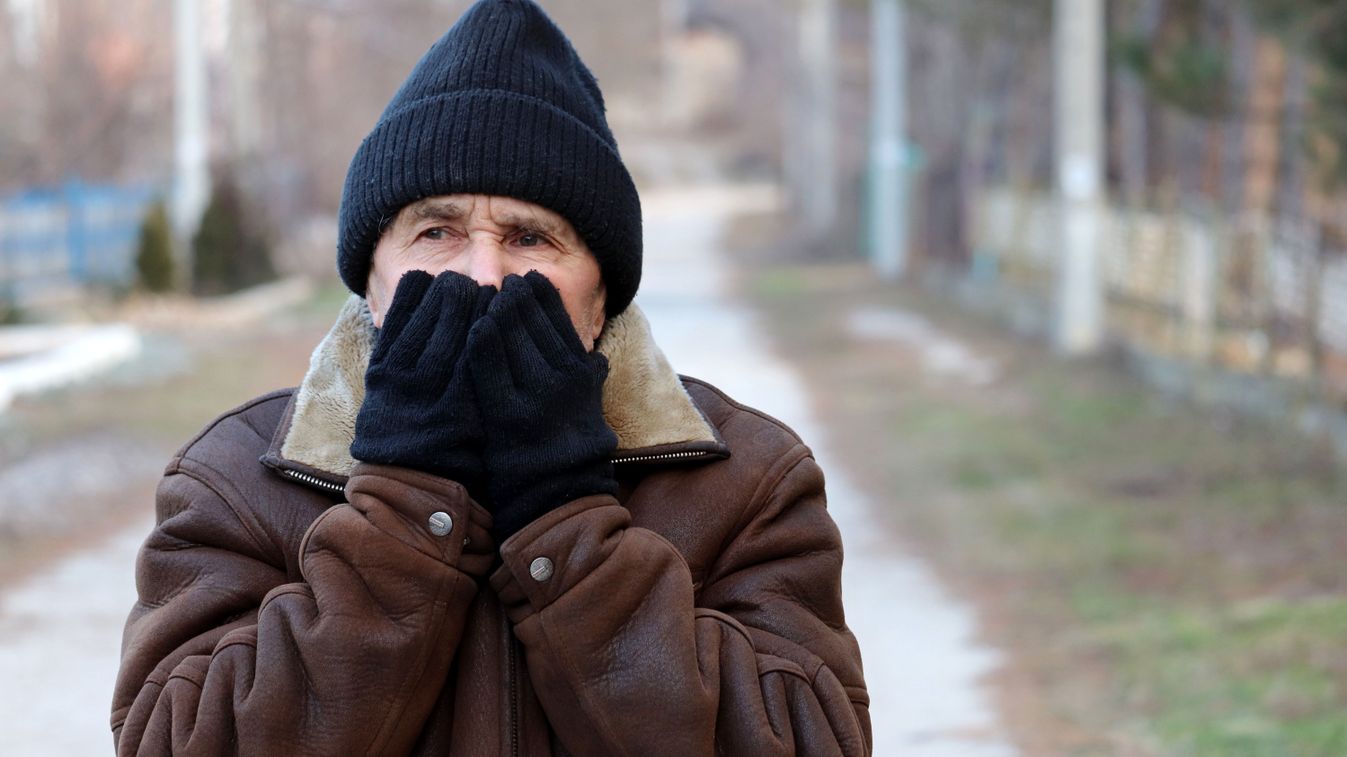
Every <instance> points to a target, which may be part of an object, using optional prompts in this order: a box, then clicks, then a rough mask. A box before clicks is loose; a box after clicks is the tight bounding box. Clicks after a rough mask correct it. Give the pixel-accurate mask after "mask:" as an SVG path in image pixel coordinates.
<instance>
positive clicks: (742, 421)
mask: <svg viewBox="0 0 1347 757" xmlns="http://www.w3.org/2000/svg"><path fill="white" fill-rule="evenodd" d="M340 222H341V231H340V241H339V250H338V268H339V270H340V272H341V275H342V278H343V280H344V281H345V282H346V283H347V285H348V286H350V287H351V289H352V290H353V291H354V292H355V295H353V296H352V298H351V300H350V302H348V304H347V306H346V308H345V309H344V310H343V312H342V313H341V315H340V316H339V318H338V320H337V323H336V324H335V326H334V327H333V329H332V331H331V333H330V334H329V335H328V336H327V337H326V339H324V340H323V342H322V343H321V344H320V345H319V346H318V348H317V349H316V351H315V352H314V355H313V359H312V362H311V365H310V369H309V371H308V374H307V375H306V376H305V378H304V381H303V383H302V384H301V385H300V386H299V388H298V389H294V390H285V391H281V392H276V393H273V394H269V395H266V396H263V397H260V398H258V399H256V400H253V401H252V402H249V403H247V404H246V405H244V406H242V407H240V408H237V409H235V410H232V411H230V412H228V413H226V414H225V415H223V416H222V417H220V418H219V419H218V420H216V421H214V422H212V423H211V424H210V425H209V426H207V428H206V429H205V431H203V432H202V433H201V434H200V435H199V436H198V437H197V438H196V439H194V440H192V441H191V442H189V443H188V444H187V446H185V447H184V448H183V449H182V450H181V451H180V452H179V453H178V454H177V456H176V457H175V458H174V459H173V460H172V461H171V462H170V463H169V466H168V469H167V471H166V472H165V476H164V479H163V482H162V484H161V485H160V487H159V492H158V502H157V504H158V524H157V526H156V528H155V530H154V532H153V533H152V534H151V535H150V537H149V539H148V540H147V541H146V543H145V546H144V548H143V550H142V552H141V556H140V561H139V565H138V571H137V584H138V589H139V601H138V602H137V603H136V605H135V607H134V608H133V609H132V611H131V615H130V618H129V619H128V621H127V626H126V634H125V639H124V642H123V654H122V666H121V671H120V674H119V676H118V680H117V687H116V692H115V698H114V702H113V714H112V728H113V734H114V737H115V740H116V745H117V749H118V752H119V753H120V754H126V755H131V754H170V753H182V754H225V753H228V754H243V755H263V754H278V755H297V754H319V755H354V754H367V755H394V754H427V755H428V754H462V755H551V754H573V755H605V754H627V755H710V754H730V755H758V754H781V755H785V754H801V755H804V754H808V755H864V754H868V753H869V751H870V726H869V715H868V712H867V702H868V698H867V694H866V689H865V684H864V680H863V678H862V675H861V663H860V655H859V651H858V649H857V645H856V642H855V639H854V638H853V636H852V634H851V633H850V631H848V630H847V626H846V623H845V620H844V618H843V612H842V603H841V597H840V581H839V578H840V569H841V562H842V555H841V544H840V541H839V538H838V534H837V529H836V527H835V526H834V524H833V522H832V520H831V519H830V518H829V516H828V514H827V512H826V509H825V504H824V494H823V475H822V473H821V472H820V470H819V468H818V467H817V465H816V464H815V463H814V459H813V457H812V455H811V453H810V451H809V449H808V448H807V447H806V446H805V445H804V444H803V443H801V442H800V440H799V439H798V438H797V437H796V436H795V435H794V434H793V433H792V432H791V431H790V430H789V429H787V428H786V427H784V426H783V425H781V424H780V423H778V422H776V421H775V420H773V419H771V418H769V417H767V416H765V415H763V414H761V413H759V412H757V411H754V410H751V409H749V408H747V407H745V406H743V405H740V404H738V403H736V402H734V401H733V400H731V399H729V398H728V397H726V396H725V395H723V394H722V393H720V392H719V391H717V390H716V389H715V388H713V387H711V386H709V385H708V384H705V383H703V382H700V381H697V380H694V379H688V378H680V377H679V376H678V375H677V374H675V373H673V371H672V370H671V369H670V367H669V365H668V363H667V362H666V360H665V359H664V357H663V355H662V354H661V353H660V351H659V349H658V347H656V345H655V344H654V343H653V341H652V339H651V336H650V331H649V329H648V327H647V325H646V323H645V321H644V319H643V317H642V315H641V313H640V311H639V309H638V308H637V307H636V306H635V305H632V304H631V301H632V298H633V296H634V295H635V292H636V288H637V284H638V282H639V280H640V268H641V228H640V223H641V222H640V204H639V200H638V197H637V193H636V190H635V187H634V186H633V184H632V181H631V178H630V177H629V175H628V173H627V171H626V169H625V168H624V167H623V164H622V161H621V159H620V158H619V155H618V151H617V147H616V144H615V142H614V140H613V137H612V134H611V132H610V131H609V129H608V126H607V124H606V122H605V119H604V109H603V99H602V96H601V94H600V92H599V89H598V86H597V84H596V83H595V80H594V78H593V76H591V75H590V73H589V71H588V70H587V69H586V68H585V66H584V65H583V64H582V63H581V61H580V60H579V58H578V57H577V56H576V54H575V52H574V50H573V49H572V47H571V45H570V43H569V42H568V41H567V39H566V37H565V36H564V35H563V34H562V33H561V32H560V31H559V30H558V29H557V28H556V27H555V26H554V25H553V24H552V22H551V21H550V20H549V19H548V18H547V17H546V16H545V15H544V14H543V12H542V11H541V10H540V9H539V8H538V7H537V6H536V5H534V4H533V3H532V2H529V1H528V0H482V2H479V3H478V4H476V5H475V6H474V7H473V8H472V9H471V10H469V11H468V13H467V14H466V15H465V16H464V17H463V18H462V19H461V20H460V21H459V23H458V24H456V25H455V26H454V28H453V29H451V30H450V31H449V32H448V33H447V34H446V36H445V37H444V38H443V39H441V40H440V41H439V42H438V43H436V44H435V45H434V46H433V47H432V48H431V49H430V51H429V52H428V53H427V54H426V55H425V57H424V58H423V59H422V60H421V62H420V63H419V64H418V65H417V67H416V69H415V70H414V71H413V72H412V74H411V76H410V78H409V79H408V80H407V82H406V83H405V84H404V85H403V87H402V88H401V90H399V92H398V93H397V95H396V96H395V97H394V98H393V101H392V102H391V103H390V104H389V106H388V108H387V110H386V111H385V112H384V114H383V116H382V118H381V119H380V121H379V123H378V125H377V126H376V127H375V128H374V131H373V132H372V133H371V134H370V135H369V136H368V137H367V138H366V140H365V141H364V143H363V144H362V145H361V147H360V149H359V151H358V152H357V154H356V156H355V158H354V160H353V161H352V163H351V167H350V171H349V174H348V177H347V183H346V187H345V194H344V197H343V202H342V211H341V219H340Z"/></svg>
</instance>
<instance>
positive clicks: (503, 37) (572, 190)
mask: <svg viewBox="0 0 1347 757" xmlns="http://www.w3.org/2000/svg"><path fill="white" fill-rule="evenodd" d="M604 112H605V109H604V103H603V94H602V93H601V92H600V91H599V86H598V83H597V82H596V81H595V79H594V76H593V74H591V73H590V71H589V69H588V68H586V67H585V65H584V63H582V62H581V61H580V58H579V56H578V55H577V54H576V52H575V49H574V48H573V47H572V46H571V43H570V40H568V39H567V38H566V35H565V34H563V33H562V31H561V30H560V29H558V28H557V26H556V24H554V23H553V22H552V20H551V19H549V18H548V17H547V15H546V14H545V13H544V12H543V11H542V9H541V8H539V7H538V6H537V4H536V3H534V2H532V0H481V1H480V2H478V3H477V4H476V5H474V6H472V8H470V9H469V10H468V12H467V13H465V14H464V15H463V17H462V18H461V19H459V21H458V23H457V24H455V25H454V27H453V28H452V29H450V30H449V31H448V32H447V33H446V34H445V35H444V36H443V37H442V38H441V39H440V40H439V41H438V42H436V43H435V45H434V46H432V47H431V48H430V50H429V51H428V52H427V53H426V54H425V56H424V57H422V59H421V61H420V63H418V64H417V65H416V68H415V69H413V70H412V73H411V75H410V76H409V77H408V78H407V81H406V82H404V83H403V85H402V87H401V88H400V89H399V90H398V92H397V94H396V95H394V96H393V100H392V101H391V102H389V104H388V107H387V108H386V109H385V110H384V113H383V115H382V116H381V117H380V119H379V123H378V125H376V126H375V127H374V130H373V131H372V132H370V134H369V136H367V137H366V138H365V141H364V142H363V143H362V144H361V145H360V148H359V149H358V150H357V151H356V154H355V157H354V158H353V159H352V161H351V167H350V169H349V170H348V172H347V175H346V185H345V189H344V191H343V194H342V203H341V212H340V217H339V223H340V232H339V239H338V252H337V268H338V270H339V272H340V273H341V277H342V280H343V281H345V282H346V285H347V286H348V287H350V288H351V290H352V291H354V292H355V293H357V294H361V295H363V294H364V293H365V286H366V282H367V279H368V277H369V269H370V259H371V257H372V255H373V252H374V246H375V244H376V243H377V242H378V238H379V234H380V233H381V231H382V229H383V228H384V226H385V225H386V224H387V223H388V222H389V221H391V220H392V218H393V217H394V216H396V215H397V213H398V211H399V210H401V209H402V208H403V207H404V206H406V205H408V204H409V203H412V202H415V201H416V200H419V199H422V198H424V197H433V196H436V195H444V194H453V193H473V194H490V195H500V196H506V197H514V198H517V199H520V200H526V201H528V202H532V203H536V204H538V205H542V206H543V207H545V208H548V209H550V210H552V211H554V212H556V213H558V214H559V215H561V216H562V217H564V218H565V219H566V220H568V221H569V222H570V223H571V225H572V226H573V227H574V228H575V230H576V232H577V233H578V234H579V235H580V236H581V238H583V239H584V240H585V243H586V244H587V245H588V246H589V248H590V250H591V251H592V252H593V253H594V255H595V257H596V258H597V259H598V261H599V265H600V267H601V269H602V271H603V279H604V283H605V284H606V286H607V290H608V301H607V310H608V315H609V316H613V315H617V314H618V313H620V312H622V311H623V310H625V309H626V307H627V305H628V304H629V303H630V302H631V300H632V298H633V297H634V296H635V295H636V289H637V286H638V285H639V283H640V280H641V252H642V250H641V247H642V240H641V203H640V198H639V196H638V195H637V192H636V186H635V184H634V183H633V182H632V179H631V175H630V174H629V173H628V172H627V169H626V167H625V166H624V165H623V163H622V158H621V156H620V155H619V154H618V150H617V143H616V141H615V140H614V139H613V135H612V132H611V131H610V130H609V128H608V122H607V120H606V118H605V116H604Z"/></svg>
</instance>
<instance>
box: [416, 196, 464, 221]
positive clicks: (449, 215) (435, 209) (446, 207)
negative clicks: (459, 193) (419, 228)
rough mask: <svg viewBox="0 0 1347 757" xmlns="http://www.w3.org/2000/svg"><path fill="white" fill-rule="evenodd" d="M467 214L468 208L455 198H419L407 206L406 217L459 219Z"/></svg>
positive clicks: (417, 218)
mask: <svg viewBox="0 0 1347 757" xmlns="http://www.w3.org/2000/svg"><path fill="white" fill-rule="evenodd" d="M467 215H468V208H467V206H465V205H464V204H463V203H461V202H458V201H457V200H421V201H420V202H417V203H414V204H412V205H408V206H407V213H406V218H407V220H409V221H412V222H419V221H460V220H462V219H463V218H464V217H466V216H467Z"/></svg>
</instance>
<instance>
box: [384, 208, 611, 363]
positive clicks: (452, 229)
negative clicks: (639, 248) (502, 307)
mask: <svg viewBox="0 0 1347 757" xmlns="http://www.w3.org/2000/svg"><path fill="white" fill-rule="evenodd" d="M416 270H420V271H426V272H427V273H430V274H431V275H435V274H439V273H442V272H444V271H454V272H456V273H461V274H463V275H465V276H469V277H471V278H473V279H475V280H476V281H477V283H478V284H493V285H495V286H496V287H499V286H500V285H501V281H502V280H503V279H504V278H505V277H506V276H507V275H508V274H512V273H513V274H518V275H520V276H523V275H524V274H526V273H528V272H529V271H537V272H539V273H541V274H543V275H544V276H546V277H547V278H548V279H549V280H550V281H551V282H552V284H553V286H555V287H556V288H557V289H558V290H560V291H561V301H562V302H563V303H564V304H565V305H566V312H567V313H568V314H570V316H571V322H572V323H573V324H574V325H575V331H576V333H577V334H579V335H580V340H581V341H582V342H584V344H585V348H586V349H592V348H593V346H594V340H596V339H598V337H599V333H600V332H601V331H602V330H603V324H604V318H605V313H604V300H605V296H606V290H605V288H604V286H603V277H602V274H601V272H600V270H599V262H598V260H596V259H595V257H594V255H593V253H591V252H590V251H589V247H588V246H586V245H585V243H584V240H582V239H581V238H580V235H579V234H577V233H576V232H575V229H573V228H571V225H570V223H569V222H567V221H566V219H565V218H562V217H561V216H560V215H557V214H556V213H553V212H552V211H550V210H548V209H547V208H544V207H542V206H540V205H535V204H533V203H531V202H525V201H523V200H516V199H513V198H509V197H497V196H495V195H469V194H455V195H441V196H439V197H429V198H426V199H424V200H419V201H417V202H414V203H412V204H411V205H408V206H407V207H405V208H403V209H402V211H401V212H399V213H398V215H397V218H395V219H394V220H393V223H392V224H391V225H390V226H389V227H388V230H387V231H385V232H384V235H383V236H382V237H380V239H379V244H378V245H377V246H376V247H375V248H374V263H373V265H372V266H371V268H370V275H369V285H368V289H367V290H366V292H365V299H366V300H367V301H368V302H369V308H370V313H371V314H373V316H374V325H376V326H382V325H383V319H384V314H385V313H387V312H388V307H389V305H390V304H391V303H392V300H393V293H394V292H395V291H397V287H398V280H399V279H401V278H402V274H404V273H406V272H408V271H416Z"/></svg>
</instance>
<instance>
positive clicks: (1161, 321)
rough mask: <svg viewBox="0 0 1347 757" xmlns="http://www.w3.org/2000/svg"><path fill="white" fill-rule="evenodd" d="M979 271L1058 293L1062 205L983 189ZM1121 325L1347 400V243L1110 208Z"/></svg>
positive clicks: (978, 205) (1245, 224)
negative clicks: (1336, 244)
mask: <svg viewBox="0 0 1347 757" xmlns="http://www.w3.org/2000/svg"><path fill="white" fill-rule="evenodd" d="M976 195H977V198H976V200H975V201H974V203H973V224H972V225H973V235H974V237H975V241H974V248H975V250H976V253H975V254H976V257H977V258H978V260H976V261H975V268H978V269H980V270H983V271H991V272H993V273H992V274H991V275H992V276H993V277H994V278H995V279H996V280H997V281H998V282H1000V283H1003V284H1004V285H1006V286H1009V287H1013V288H1015V289H1018V290H1020V291H1024V292H1029V293H1034V294H1041V295H1042V301H1043V302H1051V301H1052V296H1053V287H1054V285H1055V280H1054V277H1055V272H1056V267H1057V256H1056V250H1057V249H1058V248H1059V243H1058V233H1057V228H1058V221H1057V205H1056V201H1055V200H1054V198H1053V197H1052V196H1050V195H1047V194H1042V193H1032V192H1021V191H1016V190H1012V189H1008V188H1003V187H992V188H982V189H980V190H979V191H978V192H977V193H976ZM1102 212H1103V215H1104V219H1103V228H1104V229H1105V230H1106V231H1105V239H1106V244H1105V246H1104V250H1103V256H1104V259H1103V277H1104V285H1105V288H1106V297H1107V323H1108V330H1109V332H1110V334H1111V335H1112V336H1113V337H1114V338H1115V339H1119V340H1122V341H1123V342H1125V343H1127V344H1129V345H1130V346H1132V347H1135V348H1136V349H1138V350H1140V351H1143V352H1146V353H1150V354H1155V355H1160V356H1165V357H1172V358H1177V359H1181V360H1184V361H1188V362H1192V363H1195V364H1199V365H1203V366H1210V367H1217V368H1221V369H1225V370H1228V371H1233V372H1237V373H1243V374H1250V375H1259V376H1266V377H1270V378H1278V379H1286V380H1288V381H1292V382H1295V383H1298V384H1302V385H1304V386H1305V387H1307V388H1310V389H1312V390H1313V393H1314V394H1316V395H1318V396H1320V397H1322V398H1324V399H1328V400H1330V401H1332V402H1334V403H1338V404H1340V403H1343V402H1347V251H1343V250H1336V249H1332V248H1331V247H1330V246H1329V245H1326V244H1325V243H1324V242H1323V240H1321V239H1320V238H1319V237H1318V235H1317V234H1315V233H1314V232H1313V230H1312V228H1310V227H1296V226H1290V225H1270V224H1266V223H1259V222H1254V221H1249V220H1245V219H1220V218H1208V219H1204V218H1197V217H1193V216H1189V215H1184V214H1178V213H1175V214H1168V215H1167V214H1161V213H1155V212H1143V211H1134V210H1128V209H1124V208H1119V207H1106V208H1103V209H1102Z"/></svg>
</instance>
